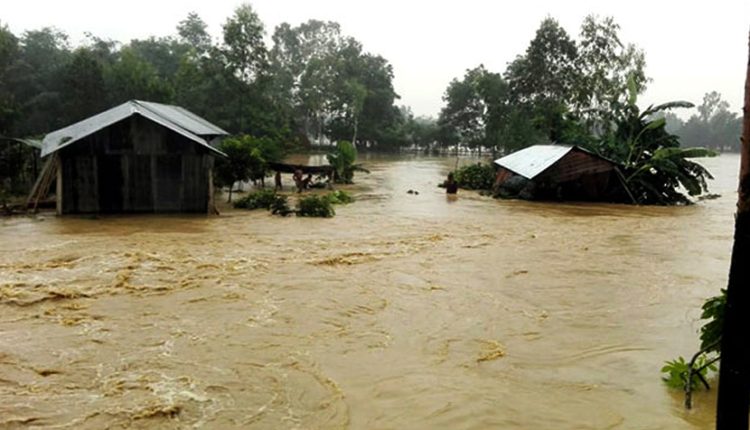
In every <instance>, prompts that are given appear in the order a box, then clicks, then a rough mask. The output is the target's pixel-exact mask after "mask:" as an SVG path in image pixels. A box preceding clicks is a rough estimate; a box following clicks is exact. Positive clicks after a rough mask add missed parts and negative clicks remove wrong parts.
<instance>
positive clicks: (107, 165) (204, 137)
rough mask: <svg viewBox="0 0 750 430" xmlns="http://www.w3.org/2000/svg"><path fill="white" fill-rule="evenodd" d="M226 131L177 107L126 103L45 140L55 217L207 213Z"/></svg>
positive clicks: (46, 181)
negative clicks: (221, 142)
mask: <svg viewBox="0 0 750 430" xmlns="http://www.w3.org/2000/svg"><path fill="white" fill-rule="evenodd" d="M225 135H227V132H225V131H224V130H222V129H221V128H219V127H217V126H215V125H213V124H211V123H210V122H208V121H206V120H205V119H203V118H200V117H199V116H197V115H195V114H193V113H191V112H189V111H187V110H185V109H183V108H181V107H178V106H170V105H164V104H159V103H151V102H144V101H138V100H132V101H128V102H126V103H123V104H121V105H119V106H116V107H114V108H112V109H109V110H107V111H105V112H102V113H100V114H97V115H95V116H93V117H91V118H88V119H85V120H83V121H80V122H77V123H75V124H73V125H70V126H68V127H65V128H63V129H60V130H57V131H54V132H52V133H49V134H48V135H47V136H45V138H44V140H43V141H42V154H41V155H42V157H50V158H48V161H47V164H46V166H45V168H44V171H43V173H42V175H47V177H48V180H43V179H40V180H39V181H37V182H38V183H42V184H47V186H49V184H50V183H51V182H52V179H50V178H55V179H56V183H57V189H56V196H57V213H58V214H67V213H126V212H203V213H207V212H211V211H212V210H213V209H214V201H213V183H212V177H213V174H212V170H213V165H214V157H215V156H223V155H224V154H223V153H222V152H221V151H219V150H218V149H216V148H215V147H214V145H215V144H216V143H217V142H218V140H219V139H220V138H221V137H223V136H225Z"/></svg>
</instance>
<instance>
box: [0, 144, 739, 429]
mask: <svg viewBox="0 0 750 430" xmlns="http://www.w3.org/2000/svg"><path fill="white" fill-rule="evenodd" d="M454 161H455V160H452V159H444V158H443V159H440V158H412V157H403V156H402V157H398V158H386V157H374V158H371V159H369V160H366V164H367V166H368V167H369V168H370V169H371V171H372V173H371V174H370V175H364V176H358V177H357V178H356V179H357V182H358V184H357V185H354V186H351V187H349V188H347V189H348V190H349V191H351V192H352V193H353V194H354V195H355V196H356V198H357V201H356V202H355V203H354V204H351V205H348V206H343V207H338V208H337V216H336V217H335V218H333V219H304V218H293V217H291V218H279V217H274V216H270V215H269V214H268V213H267V212H263V211H256V212H245V211H234V210H231V209H225V210H224V211H223V213H222V215H221V216H219V217H205V216H107V217H100V218H98V219H93V218H90V217H65V218H56V217H54V216H51V215H43V216H40V217H38V218H35V219H31V218H12V219H4V220H0V275H1V276H0V428H15V427H34V426H38V427H44V428H76V429H77V428H91V429H100V428H125V427H135V428H166V429H170V428H201V427H202V428H259V429H266V428H270V429H276V428H283V429H286V428H300V429H315V428H321V429H329V428H330V429H336V428H353V429H370V428H378V429H413V428H425V429H485V428H503V429H508V428H529V429H531V428H535V429H542V428H546V429H552V428H554V429H572V428H576V429H587V428H590V429H605V428H638V429H641V428H649V429H675V428H677V429H679V428H686V429H704V428H705V429H707V428H711V427H712V417H713V413H714V407H715V394H714V393H713V392H712V393H708V394H706V393H703V394H701V395H699V396H698V397H697V398H696V401H695V403H696V405H695V408H694V409H693V410H692V411H685V410H684V409H683V407H682V396H681V393H679V392H673V391H670V390H669V389H667V388H665V387H664V386H663V384H662V383H661V381H660V379H659V378H660V374H659V369H660V367H661V365H662V363H663V361H664V360H667V359H671V358H673V357H675V356H677V355H689V354H691V353H692V352H693V351H694V350H695V349H696V348H697V345H698V341H697V335H696V330H697V329H698V328H699V326H700V322H699V321H698V317H699V314H700V312H699V310H700V309H699V308H700V305H701V303H702V301H703V300H704V299H705V298H707V297H709V296H712V295H715V294H717V293H718V291H719V289H720V288H722V287H724V286H725V284H726V279H727V270H728V267H729V255H730V249H731V237H732V233H733V230H732V228H733V211H734V201H735V198H736V193H735V192H734V189H735V185H736V177H737V169H738V167H737V166H738V161H739V159H738V157H737V156H722V157H719V158H716V159H710V160H706V161H705V163H704V164H706V165H707V166H708V167H709V168H710V169H711V170H712V171H713V172H714V174H715V176H716V177H717V179H716V180H715V181H713V182H712V183H711V188H712V192H717V193H721V194H722V197H721V198H719V199H716V200H707V201H704V202H701V203H699V204H697V205H694V206H691V207H632V206H623V205H603V204H551V203H549V204H548V203H528V202H521V201H498V200H493V199H491V198H487V197H482V196H479V195H477V194H475V193H472V192H467V191H461V192H460V194H459V196H458V198H457V199H455V200H448V199H446V196H445V194H443V192H442V190H440V189H438V188H436V184H437V182H438V181H440V180H441V179H442V177H444V175H445V174H446V173H447V171H448V170H449V169H450V168H451V167H453V163H454ZM285 180H286V181H287V183H288V182H289V178H288V177H287V178H285ZM409 189H415V190H417V191H419V195H413V194H407V190H409Z"/></svg>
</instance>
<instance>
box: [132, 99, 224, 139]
mask: <svg viewBox="0 0 750 430" xmlns="http://www.w3.org/2000/svg"><path fill="white" fill-rule="evenodd" d="M135 103H137V104H139V105H141V106H143V107H145V108H147V109H150V110H152V111H154V112H155V113H156V114H157V115H159V116H161V117H164V118H166V119H168V120H170V121H171V122H173V123H175V124H177V125H179V126H180V127H182V128H184V129H185V130H188V131H190V132H191V133H193V134H196V135H198V136H225V135H228V134H229V133H227V132H226V131H224V130H222V129H221V128H219V127H217V126H215V125H213V124H211V123H210V122H208V121H206V120H205V119H203V118H201V117H199V116H198V115H196V114H194V113H192V112H190V111H189V110H187V109H184V108H182V107H180V106H172V105H165V104H161V103H154V102H144V101H140V100H135Z"/></svg>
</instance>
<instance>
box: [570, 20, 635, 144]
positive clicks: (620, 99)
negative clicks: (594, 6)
mask: <svg viewBox="0 0 750 430" xmlns="http://www.w3.org/2000/svg"><path fill="white" fill-rule="evenodd" d="M619 31H620V26H619V25H618V24H617V23H616V22H615V21H614V19H613V18H611V17H606V18H603V19H599V18H597V17H596V16H594V15H589V16H587V17H586V18H585V19H584V20H583V24H582V25H581V34H580V43H579V44H578V45H579V49H578V57H577V59H576V66H577V68H578V70H579V71H580V75H579V77H578V79H579V81H578V82H577V84H576V86H575V88H574V99H573V100H572V102H573V103H572V107H573V109H574V110H575V111H576V113H578V114H579V116H581V117H582V118H583V119H584V120H586V122H587V124H588V125H589V127H590V128H592V129H593V130H595V131H598V132H605V131H606V130H607V129H608V128H609V127H610V125H611V124H612V121H613V120H614V118H612V116H611V113H612V112H614V111H615V110H616V108H617V106H618V105H620V106H621V105H625V104H627V101H626V100H625V98H626V97H627V94H628V91H629V90H628V84H629V82H631V83H632V84H633V85H635V89H636V91H637V93H638V94H641V93H643V91H645V89H646V83H647V82H648V79H647V78H646V75H645V72H644V67H645V64H646V61H645V57H644V54H643V51H642V50H640V49H638V48H636V47H635V45H633V44H628V45H625V44H623V42H622V41H621V40H620V36H619Z"/></svg>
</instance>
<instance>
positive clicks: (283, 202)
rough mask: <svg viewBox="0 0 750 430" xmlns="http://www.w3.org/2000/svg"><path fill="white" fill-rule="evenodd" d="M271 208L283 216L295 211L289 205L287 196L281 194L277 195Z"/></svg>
mask: <svg viewBox="0 0 750 430" xmlns="http://www.w3.org/2000/svg"><path fill="white" fill-rule="evenodd" d="M269 209H270V210H271V213H272V214H274V215H281V216H288V215H291V214H292V213H293V212H294V210H293V209H291V208H290V207H289V202H288V201H287V198H286V196H280V195H277V196H276V198H275V199H274V201H273V203H271V206H270V207H269Z"/></svg>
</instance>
